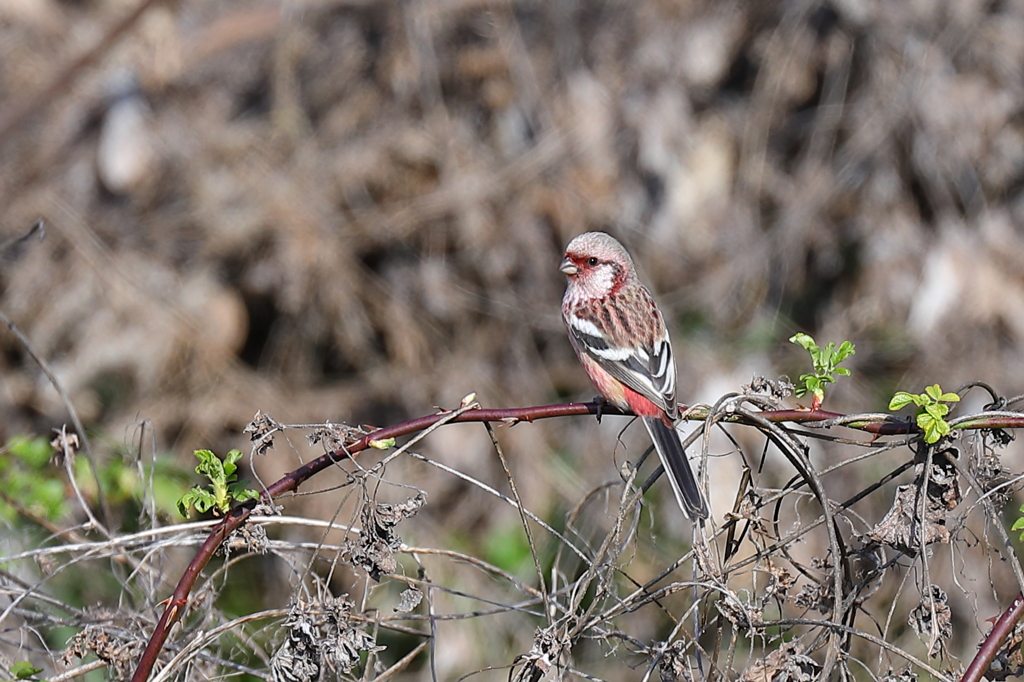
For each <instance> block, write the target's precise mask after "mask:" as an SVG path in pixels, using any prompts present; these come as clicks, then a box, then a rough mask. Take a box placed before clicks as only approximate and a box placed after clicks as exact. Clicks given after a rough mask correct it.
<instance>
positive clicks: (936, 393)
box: [924, 384, 942, 402]
mask: <svg viewBox="0 0 1024 682" xmlns="http://www.w3.org/2000/svg"><path fill="white" fill-rule="evenodd" d="M924 392H925V394H926V395H927V396H928V397H929V398H931V399H932V400H934V401H936V402H938V401H939V399H941V398H942V389H941V388H939V385H938V384H932V385H931V386H925V389H924Z"/></svg>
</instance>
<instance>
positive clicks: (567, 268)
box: [558, 258, 580, 275]
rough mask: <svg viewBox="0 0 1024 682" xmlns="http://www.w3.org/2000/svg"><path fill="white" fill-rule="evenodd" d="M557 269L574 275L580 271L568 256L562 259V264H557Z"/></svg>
mask: <svg viewBox="0 0 1024 682" xmlns="http://www.w3.org/2000/svg"><path fill="white" fill-rule="evenodd" d="M558 269H559V270H561V271H562V272H564V273H565V274H567V275H575V274H576V273H577V272H579V271H580V269H579V268H578V267H576V265H575V264H574V263H573V262H572V261H571V260H569V259H568V258H565V259H563V260H562V264H561V265H559V266H558Z"/></svg>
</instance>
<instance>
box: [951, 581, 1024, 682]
mask: <svg viewBox="0 0 1024 682" xmlns="http://www.w3.org/2000/svg"><path fill="white" fill-rule="evenodd" d="M1022 615H1024V593H1020V594H1018V595H1017V598H1016V599H1014V600H1013V603H1012V604H1010V608H1008V609H1006V611H1004V612H1003V615H1001V616H1000V617H999V620H997V621H996V624H995V625H993V626H992V632H990V633H988V637H986V638H985V641H984V642H983V643H982V645H981V648H979V649H978V653H977V654H976V655H975V656H974V660H973V661H971V664H970V665H969V666H967V670H966V671H965V672H964V676H963V677H962V678H960V682H978V680H980V679H981V677H982V675H984V674H985V671H987V670H988V667H989V666H990V665H992V661H993V660H994V659H995V657H996V654H997V653H998V652H999V647H1001V646H1002V645H1003V642H1004V641H1006V638H1007V637H1008V636H1009V635H1010V633H1011V632H1013V628H1014V626H1015V625H1017V621H1019V620H1020V617H1021V616H1022Z"/></svg>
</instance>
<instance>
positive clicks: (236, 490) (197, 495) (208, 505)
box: [178, 449, 260, 516]
mask: <svg viewBox="0 0 1024 682" xmlns="http://www.w3.org/2000/svg"><path fill="white" fill-rule="evenodd" d="M194 454H195V456H196V458H197V459H198V460H199V464H198V465H196V473H197V474H199V475H200V476H205V477H206V479H207V480H208V481H209V485H208V486H206V487H205V488H202V487H200V486H198V485H197V486H193V487H192V489H191V490H189V491H188V492H187V493H185V494H184V495H182V496H181V499H179V500H178V511H179V512H181V515H182V516H188V514H189V509H190V508H195V510H196V511H197V512H199V513H200V514H205V513H206V512H208V511H210V510H211V509H212V510H213V513H214V514H215V515H217V516H221V515H224V514H226V513H228V511H230V509H231V505H232V504H233V503H234V502H245V501H246V500H254V499H256V498H258V497H259V496H260V494H259V493H258V492H257V491H255V490H252V489H251V488H246V487H245V484H246V483H248V481H239V480H238V473H237V470H238V464H237V462H238V460H240V459H241V458H242V451H241V450H237V449H236V450H232V451H231V452H229V453H228V454H226V455H225V456H224V459H223V460H221V459H220V458H219V457H217V455H215V454H213V452H211V451H210V450H196V451H195V453H194Z"/></svg>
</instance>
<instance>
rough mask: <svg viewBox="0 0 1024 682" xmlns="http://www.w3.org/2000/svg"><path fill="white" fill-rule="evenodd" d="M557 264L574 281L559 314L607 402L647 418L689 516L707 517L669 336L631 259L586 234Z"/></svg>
mask: <svg viewBox="0 0 1024 682" xmlns="http://www.w3.org/2000/svg"><path fill="white" fill-rule="evenodd" d="M560 270H561V271H562V272H564V273H565V274H566V276H567V278H568V280H569V285H568V287H567V288H566V290H565V296H564V297H563V298H562V320H563V321H564V322H565V327H566V329H568V330H569V341H570V342H572V347H573V349H574V350H575V351H576V355H577V357H579V359H580V362H581V363H582V364H583V369H585V370H586V372H587V374H588V375H589V376H590V380H591V381H593V382H594V386H596V387H597V390H598V391H600V392H601V395H602V396H603V397H604V398H605V400H607V401H608V402H609V403H611V404H612V405H614V406H615V407H618V408H619V409H622V410H629V411H631V412H633V414H635V415H636V416H638V417H640V418H641V419H642V420H643V423H644V426H646V427H647V432H648V433H649V434H650V436H651V440H652V441H654V448H655V450H657V451H658V457H660V458H661V464H662V466H663V467H664V468H665V471H666V472H667V473H668V478H669V481H670V482H671V483H672V490H673V491H674V492H675V494H676V500H677V501H678V502H679V508H680V509H682V511H683V513H684V514H685V515H686V516H687V518H690V519H693V520H698V519H700V520H703V519H706V518H708V506H707V504H706V503H705V501H704V496H703V495H702V494H701V492H700V487H699V486H698V485H697V480H696V478H694V475H693V470H692V469H690V462H689V460H688V459H687V457H686V451H685V450H684V449H683V444H682V442H681V441H680V440H679V433H678V432H677V431H676V429H675V426H674V420H676V419H678V418H679V406H678V404H676V365H675V360H674V359H673V357H672V342H671V340H670V339H669V337H668V330H667V329H666V327H665V319H664V318H663V317H662V315H661V311H660V310H658V306H657V304H655V302H654V298H653V297H652V296H651V292H650V291H648V290H647V288H646V287H645V286H644V285H643V284H641V283H640V280H639V279H638V278H637V275H636V269H635V268H634V267H633V259H632V258H630V257H629V253H627V251H626V249H625V248H623V246H622V244H620V243H619V242H618V241H617V240H616V239H615V238H614V237H611V236H610V235H607V234H605V233H604V232H587V233H584V234H581V235H579V236H578V237H576V238H575V239H573V240H572V241H571V242H569V245H568V246H567V247H566V249H565V258H564V259H563V260H562V265H561V267H560Z"/></svg>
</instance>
